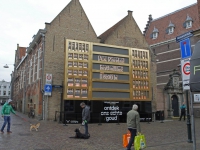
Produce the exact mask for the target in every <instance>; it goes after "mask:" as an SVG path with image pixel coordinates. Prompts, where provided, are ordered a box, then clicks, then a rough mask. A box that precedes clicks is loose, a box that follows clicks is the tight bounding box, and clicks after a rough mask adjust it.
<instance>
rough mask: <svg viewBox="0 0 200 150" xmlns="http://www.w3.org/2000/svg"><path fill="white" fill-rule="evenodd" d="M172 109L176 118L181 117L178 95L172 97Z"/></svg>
mask: <svg viewBox="0 0 200 150" xmlns="http://www.w3.org/2000/svg"><path fill="white" fill-rule="evenodd" d="M171 100H172V109H173V110H174V111H173V115H174V117H179V106H178V97H177V96H176V95H173V96H172V99H171Z"/></svg>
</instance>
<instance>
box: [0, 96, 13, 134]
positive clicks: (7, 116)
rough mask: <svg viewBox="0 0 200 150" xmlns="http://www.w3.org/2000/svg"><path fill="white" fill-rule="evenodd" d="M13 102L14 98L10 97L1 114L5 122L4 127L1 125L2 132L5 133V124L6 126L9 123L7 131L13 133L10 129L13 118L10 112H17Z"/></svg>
mask: <svg viewBox="0 0 200 150" xmlns="http://www.w3.org/2000/svg"><path fill="white" fill-rule="evenodd" d="M11 103H12V100H11V99H9V100H8V102H6V103H5V104H4V105H3V107H2V110H1V116H2V117H3V118H4V123H3V125H2V127H1V133H4V131H3V130H4V128H5V126H6V124H8V125H7V133H12V132H11V131H10V120H11V118H10V112H12V113H13V114H15V111H14V110H13V108H12V105H11ZM15 115H16V114H15Z"/></svg>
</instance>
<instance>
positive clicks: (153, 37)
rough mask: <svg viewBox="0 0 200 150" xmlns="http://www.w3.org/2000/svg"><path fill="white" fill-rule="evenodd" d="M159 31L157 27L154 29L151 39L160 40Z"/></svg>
mask: <svg viewBox="0 0 200 150" xmlns="http://www.w3.org/2000/svg"><path fill="white" fill-rule="evenodd" d="M158 32H159V31H158V29H156V28H155V27H154V29H153V32H152V33H151V38H152V39H157V38H158Z"/></svg>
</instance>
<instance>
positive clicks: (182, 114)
mask: <svg viewBox="0 0 200 150" xmlns="http://www.w3.org/2000/svg"><path fill="white" fill-rule="evenodd" d="M185 108H186V106H185V103H183V104H182V105H181V107H180V109H181V116H180V119H179V121H181V119H182V117H184V121H185Z"/></svg>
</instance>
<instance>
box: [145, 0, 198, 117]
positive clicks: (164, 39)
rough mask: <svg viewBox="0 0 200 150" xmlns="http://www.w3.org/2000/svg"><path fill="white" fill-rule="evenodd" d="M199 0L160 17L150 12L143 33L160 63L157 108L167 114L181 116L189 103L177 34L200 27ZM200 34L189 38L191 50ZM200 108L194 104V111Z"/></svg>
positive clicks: (190, 32)
mask: <svg viewBox="0 0 200 150" xmlns="http://www.w3.org/2000/svg"><path fill="white" fill-rule="evenodd" d="M199 5H200V4H199V0H198V2H197V3H195V4H192V5H190V6H187V7H184V8H181V9H179V10H176V11H174V12H172V13H169V14H166V15H165V16H162V17H160V18H157V19H153V18H152V16H151V15H149V20H148V22H147V25H146V28H145V31H144V35H145V38H146V40H147V42H148V44H149V45H150V47H151V49H152V51H153V53H154V55H155V56H156V60H157V62H156V64H157V76H156V77H157V106H156V109H157V111H159V110H164V111H165V117H178V116H179V115H180V109H179V107H180V106H181V104H182V103H183V102H185V103H186V95H185V93H186V91H184V90H183V84H182V75H181V72H182V71H181V49H180V43H179V42H176V37H178V36H180V35H183V34H185V33H188V34H193V35H194V32H196V31H197V30H198V29H199V28H200V22H199V21H200V20H199V12H200V10H199ZM198 40H199V36H192V37H190V38H189V41H190V45H191V51H193V50H194V45H195V44H196V42H197V41H198ZM199 109H200V107H199V106H198V104H194V112H199V111H200V110H199Z"/></svg>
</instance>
